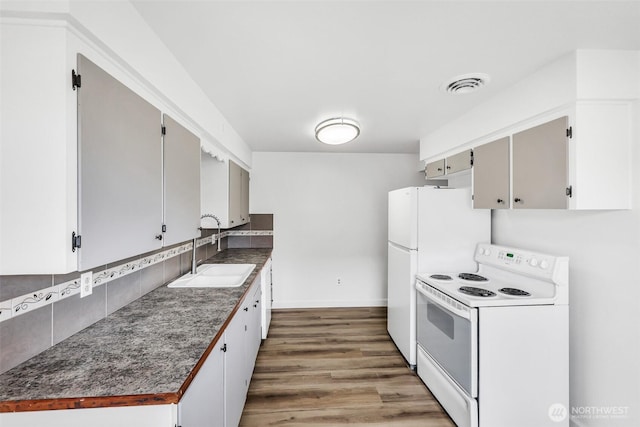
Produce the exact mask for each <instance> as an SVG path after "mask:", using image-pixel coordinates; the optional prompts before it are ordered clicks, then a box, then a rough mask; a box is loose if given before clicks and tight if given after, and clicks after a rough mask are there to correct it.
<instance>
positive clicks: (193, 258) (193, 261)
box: [191, 214, 220, 276]
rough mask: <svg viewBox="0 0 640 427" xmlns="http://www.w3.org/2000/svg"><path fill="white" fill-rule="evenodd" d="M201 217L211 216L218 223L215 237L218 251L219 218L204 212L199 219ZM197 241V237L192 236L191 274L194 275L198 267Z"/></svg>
mask: <svg viewBox="0 0 640 427" xmlns="http://www.w3.org/2000/svg"><path fill="white" fill-rule="evenodd" d="M202 218H213V219H215V220H216V222H217V223H218V236H217V239H218V252H220V220H219V219H218V217H217V216H215V215H213V214H204V215H202V216H201V217H200V219H202ZM200 229H202V227H200ZM197 243H198V239H197V238H194V239H193V250H192V252H191V274H192V275H194V276H195V275H196V273H197V267H198V265H197V264H198V263H197V261H196V250H197V247H198V245H197Z"/></svg>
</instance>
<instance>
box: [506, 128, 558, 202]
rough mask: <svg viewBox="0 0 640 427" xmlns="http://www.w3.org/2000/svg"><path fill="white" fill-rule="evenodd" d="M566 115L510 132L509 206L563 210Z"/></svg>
mask: <svg viewBox="0 0 640 427" xmlns="http://www.w3.org/2000/svg"><path fill="white" fill-rule="evenodd" d="M568 127H569V125H568V117H567V116H564V117H560V118H558V119H555V120H552V121H550V122H547V123H544V124H541V125H539V126H535V127H532V128H530V129H527V130H524V131H522V132H518V133H515V134H513V136H512V138H513V140H512V144H513V147H512V150H513V159H512V162H513V172H512V176H513V208H514V209H566V208H567V204H568V197H567V187H568V185H567V140H568V138H567V129H568Z"/></svg>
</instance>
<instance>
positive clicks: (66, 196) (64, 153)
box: [0, 22, 77, 275]
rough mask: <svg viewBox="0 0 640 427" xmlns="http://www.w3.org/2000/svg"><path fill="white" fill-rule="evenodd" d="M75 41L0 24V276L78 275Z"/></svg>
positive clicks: (45, 30) (61, 31) (55, 30)
mask: <svg viewBox="0 0 640 427" xmlns="http://www.w3.org/2000/svg"><path fill="white" fill-rule="evenodd" d="M73 38H74V36H73V35H71V34H70V33H69V31H68V30H67V29H66V28H64V27H63V26H54V25H47V26H36V25H32V23H30V24H29V25H19V24H17V23H8V22H2V23H0V43H1V45H0V46H1V47H0V51H2V61H0V93H2V108H1V109H0V123H1V124H2V125H1V126H0V132H1V136H0V144H1V147H0V274H3V275H5V274H6V275H10V274H52V273H67V272H70V271H74V270H76V268H77V252H75V251H73V250H72V248H71V234H72V232H74V231H77V177H76V172H77V170H76V164H77V160H76V159H77V144H76V92H75V91H73V89H72V86H71V69H73V68H75V65H76V64H75V61H76V58H75V55H73V56H70V55H67V52H68V50H69V45H70V44H72V43H73V40H72V39H73Z"/></svg>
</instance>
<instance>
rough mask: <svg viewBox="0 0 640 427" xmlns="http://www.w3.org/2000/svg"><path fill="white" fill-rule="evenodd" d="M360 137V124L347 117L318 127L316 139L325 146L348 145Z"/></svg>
mask: <svg viewBox="0 0 640 427" xmlns="http://www.w3.org/2000/svg"><path fill="white" fill-rule="evenodd" d="M358 135H360V125H359V124H358V122H356V121H355V120H352V119H347V118H345V117H337V118H333V119H329V120H325V121H323V122H320V124H318V126H316V139H317V140H318V141H320V142H322V143H324V144H329V145H340V144H346V143H347V142H350V141H353V140H354V139H356V138H357V137H358Z"/></svg>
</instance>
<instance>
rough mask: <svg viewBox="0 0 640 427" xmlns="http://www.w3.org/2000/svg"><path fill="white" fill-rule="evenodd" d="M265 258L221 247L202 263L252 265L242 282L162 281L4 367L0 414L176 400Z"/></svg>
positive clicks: (255, 252) (254, 252) (264, 254)
mask: <svg viewBox="0 0 640 427" xmlns="http://www.w3.org/2000/svg"><path fill="white" fill-rule="evenodd" d="M270 256H271V249H227V250H225V251H223V252H220V253H219V254H216V255H215V256H213V257H211V258H209V259H207V260H206V261H204V263H214V264H236V263H243V264H244V263H249V264H256V268H255V269H254V270H253V272H252V273H251V275H250V276H249V277H248V278H247V280H245V282H244V284H243V285H241V286H239V287H236V288H168V287H167V286H166V284H164V285H162V286H160V287H158V288H157V289H155V290H153V291H151V292H149V293H148V294H146V295H143V296H142V297H141V298H139V299H137V300H135V301H133V302H131V303H130V304H128V305H127V306H125V307H123V308H121V309H120V310H118V311H116V312H114V313H113V314H111V315H109V316H108V317H106V318H104V319H102V320H100V321H98V322H96V323H94V324H93V325H91V326H89V327H88V328H86V329H84V330H82V331H80V332H78V333H77V334H75V335H73V336H71V337H69V338H67V339H66V340H64V341H62V342H60V343H59V344H57V345H55V346H53V347H51V348H49V349H48V350H46V351H44V352H42V353H40V354H38V355H37V356H35V357H33V358H31V359H29V360H27V361H26V362H24V363H22V364H20V365H18V366H17V367H15V368H13V369H11V370H9V371H7V372H5V373H4V374H2V375H0V412H16V411H34V410H50V409H71V408H95V407H109V406H133V405H153V404H170V403H177V402H178V401H179V400H180V398H181V396H182V394H184V392H185V391H186V389H187V387H188V385H189V384H190V382H191V380H192V379H193V377H194V376H195V374H196V373H197V371H198V370H199V368H200V366H201V364H202V363H203V362H204V360H205V359H206V357H207V355H208V354H209V353H210V351H211V350H212V349H213V348H214V347H215V345H216V343H217V341H218V340H219V339H220V337H221V336H222V334H223V332H224V329H225V327H226V325H227V323H228V321H229V319H231V317H232V316H233V314H234V313H235V312H236V310H237V309H238V306H239V305H240V303H241V301H242V300H243V299H244V296H245V293H246V291H247V290H248V289H249V288H250V287H251V285H252V284H253V282H254V280H255V279H256V277H257V276H258V275H259V274H260V271H261V269H262V267H263V266H264V264H265V262H266V261H267V260H268V258H269V257H270ZM24 333H28V331H25V332H24Z"/></svg>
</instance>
